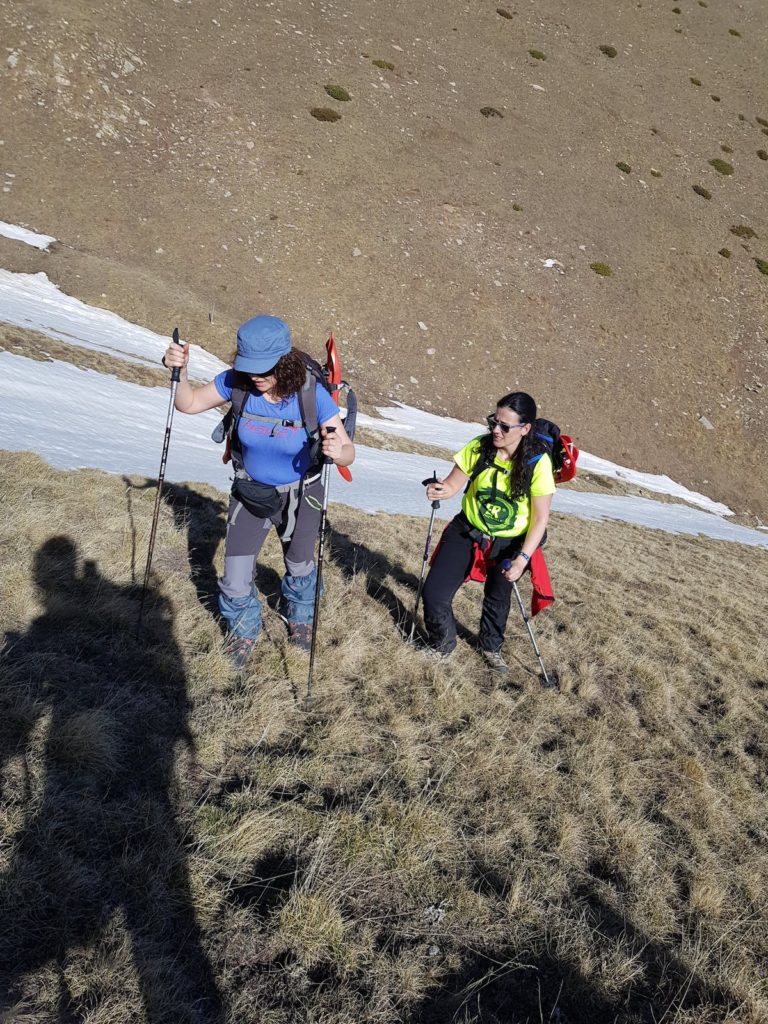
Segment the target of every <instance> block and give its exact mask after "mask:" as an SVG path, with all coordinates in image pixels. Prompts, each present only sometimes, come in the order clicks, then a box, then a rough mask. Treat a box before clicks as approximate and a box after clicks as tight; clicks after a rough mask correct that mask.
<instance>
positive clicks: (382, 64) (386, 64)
mask: <svg viewBox="0 0 768 1024" xmlns="http://www.w3.org/2000/svg"><path fill="white" fill-rule="evenodd" d="M371 64H373V66H374V67H376V68H381V70H382V71H394V70H395V65H394V64H393V63H392V61H390V60H381V59H380V58H378V57H377V58H376V60H372V61H371Z"/></svg>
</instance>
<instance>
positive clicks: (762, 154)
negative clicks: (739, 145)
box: [757, 149, 768, 160]
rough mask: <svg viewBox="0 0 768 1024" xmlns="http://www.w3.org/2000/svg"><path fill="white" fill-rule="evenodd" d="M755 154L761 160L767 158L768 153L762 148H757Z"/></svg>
mask: <svg viewBox="0 0 768 1024" xmlns="http://www.w3.org/2000/svg"><path fill="white" fill-rule="evenodd" d="M757 155H758V156H759V157H760V159H761V160H768V153H767V152H766V151H765V150H764V149H758V151H757Z"/></svg>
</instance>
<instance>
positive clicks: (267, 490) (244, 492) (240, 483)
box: [232, 477, 283, 519]
mask: <svg viewBox="0 0 768 1024" xmlns="http://www.w3.org/2000/svg"><path fill="white" fill-rule="evenodd" d="M232 494H233V495H234V496H235V497H236V498H237V500H238V501H239V502H241V503H242V504H243V505H245V507H246V508H247V509H248V511H249V512H250V513H251V515H254V516H256V517H257V518H259V519H271V518H272V516H274V515H276V514H277V513H278V512H279V511H280V510H281V509H282V507H283V496H282V494H281V493H280V492H279V491H278V489H277V488H276V487H273V486H272V485H271V484H260V483H259V482H258V480H244V479H241V478H240V477H235V480H234V483H233V484H232Z"/></svg>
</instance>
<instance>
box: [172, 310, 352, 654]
mask: <svg viewBox="0 0 768 1024" xmlns="http://www.w3.org/2000/svg"><path fill="white" fill-rule="evenodd" d="M188 361H189V347H188V346H186V345H185V346H183V347H182V346H180V345H170V346H169V348H168V349H167V350H166V353H165V356H164V358H163V362H164V364H165V365H166V366H168V367H175V366H178V367H179V368H180V370H181V379H180V381H179V384H178V388H177V390H176V408H177V409H178V410H179V412H185V413H198V412H206V411H207V410H209V409H214V408H216V407H217V406H219V405H221V404H222V402H229V401H232V400H233V392H235V396H236V398H235V400H237V396H238V394H240V396H242V393H243V392H245V396H246V397H245V400H244V402H240V406H241V407H240V411H239V415H238V416H237V418H236V421H235V424H234V428H233V430H232V433H231V441H232V456H233V465H234V468H235V481H234V484H233V488H232V497H231V500H230V505H229V516H228V519H227V536H226V542H225V550H224V575H223V576H222V577H221V578H220V579H219V608H220V610H221V614H222V615H223V617H224V619H225V620H226V622H227V626H228V627H229V637H228V641H227V650H228V652H229V656H230V658H231V660H232V661H233V663H234V664H235V665H236V667H237V668H243V667H244V666H245V663H246V662H247V660H248V658H249V657H250V654H251V652H252V650H253V645H254V643H255V642H256V640H257V639H258V637H259V634H260V632H261V601H260V600H259V595H258V591H257V589H256V584H255V581H254V573H255V569H256V558H257V557H258V554H259V552H260V551H261V548H262V545H263V544H264V541H265V539H266V536H267V533H268V532H269V530H270V529H271V527H272V526H274V527H275V528H276V529H277V534H278V537H279V538H280V541H281V543H282V546H283V557H284V560H285V576H284V577H283V583H282V594H283V599H284V602H285V611H286V614H287V618H288V631H289V637H290V640H291V641H292V642H293V643H295V644H296V645H298V646H299V647H302V648H304V649H309V646H310V644H311V639H312V617H313V610H314V598H315V583H316V579H317V571H316V568H315V541H316V539H317V534H318V530H319V526H320V511H321V507H322V501H323V487H322V481H321V477H320V468H319V466H318V465H317V462H316V461H315V463H314V464H313V454H315V453H313V451H312V443H311V438H310V437H309V434H308V432H307V430H306V429H305V424H304V422H303V420H302V408H301V403H300V402H299V394H298V393H299V392H300V391H301V389H302V388H304V387H305V384H306V382H307V368H306V365H305V363H304V360H303V359H302V358H301V356H300V355H299V354H298V352H296V351H295V350H294V349H292V348H291V332H290V330H289V328H288V325H287V324H286V323H284V322H283V321H282V320H280V319H278V317H274V316H263V315H262V316H256V317H253V318H252V319H250V320H248V321H246V323H244V324H243V325H242V326H241V327H240V329H239V330H238V332H237V355H236V357H235V361H234V365H233V368H232V369H231V370H225V371H224V372H223V373H220V374H218V375H217V376H216V377H215V378H214V379H213V380H212V381H211V382H210V383H209V384H206V385H204V386H203V387H201V388H193V387H192V386H191V385H190V383H189V381H188V379H187V369H186V368H187V363H188ZM312 384H313V385H314V387H315V396H316V404H317V423H318V425H319V428H320V441H321V449H322V454H323V455H324V456H326V457H327V458H329V459H332V460H333V462H335V463H336V465H338V466H349V465H351V463H352V462H353V461H354V458H355V449H354V445H353V444H352V442H351V441H350V439H349V437H348V435H347V432H346V431H345V429H344V424H343V423H342V420H341V417H340V416H339V412H338V408H337V406H336V403H335V402H334V401H333V399H332V398H331V396H330V395H329V394H328V392H327V391H326V390H325V388H324V387H322V386H321V385H319V384H315V382H314V381H312Z"/></svg>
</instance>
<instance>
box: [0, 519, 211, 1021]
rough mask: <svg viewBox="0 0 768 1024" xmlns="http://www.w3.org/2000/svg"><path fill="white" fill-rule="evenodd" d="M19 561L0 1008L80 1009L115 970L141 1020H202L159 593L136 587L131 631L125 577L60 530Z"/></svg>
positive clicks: (6, 748) (202, 966)
mask: <svg viewBox="0 0 768 1024" xmlns="http://www.w3.org/2000/svg"><path fill="white" fill-rule="evenodd" d="M34 574H35V582H36V584H37V587H38V591H39V595H40V601H41V604H42V605H43V612H42V614H41V615H40V616H39V617H38V618H37V619H36V620H35V621H34V622H33V623H32V625H31V626H30V628H29V630H28V631H27V632H26V633H25V634H24V635H22V636H10V637H7V638H6V646H5V651H4V653H3V661H4V663H5V664H4V670H5V671H4V676H5V680H6V681H5V684H4V686H3V688H2V691H1V692H0V705H3V708H2V712H0V714H2V723H3V725H2V731H1V732H0V743H1V744H2V747H1V748H0V761H1V762H2V764H3V772H2V775H3V778H5V777H7V775H8V773H9V772H10V773H11V775H13V772H16V774H17V775H18V774H22V775H25V776H26V778H27V780H28V794H27V795H28V798H27V799H25V800H24V802H23V803H21V802H20V801H18V797H17V798H16V799H17V803H16V806H15V807H13V812H14V817H15V819H16V820H17V821H18V826H17V831H16V833H15V834H14V835H13V836H12V838H11V854H10V856H9V857H8V860H7V862H6V864H7V866H6V869H5V871H4V873H3V875H2V876H0V1008H2V1009H6V1010H8V1009H9V1008H10V1007H15V1008H16V1010H18V1011H19V1012H22V1013H23V1012H24V1009H26V1008H28V1007H31V1006H34V1007H35V1010H36V1011H38V1012H39V1011H40V1010H42V1009H43V1003H44V1002H46V1003H47V1005H45V1009H46V1010H48V1011H49V1012H50V1013H51V1016H50V1018H46V1019H51V1020H53V1019H54V1014H55V1019H57V1020H59V1021H66V1020H69V1019H71V1020H73V1021H79V1020H82V1019H83V1018H84V1015H85V1014H86V1012H87V1011H88V1010H91V1011H92V1010H93V1009H94V1000H96V1001H98V1000H99V998H100V996H99V989H100V987H101V986H103V988H104V991H105V993H106V992H112V993H114V987H118V988H119V986H120V985H121V984H125V981H124V978H123V977H122V975H124V974H125V972H126V969H127V971H128V974H129V975H133V972H134V971H135V972H136V975H137V981H138V988H139V990H140V993H141V1001H142V1003H143V1010H144V1014H143V1017H142V1018H141V1019H143V1020H145V1021H147V1022H148V1024H176V1022H178V1024H181V1022H182V1021H183V1022H184V1024H189V1022H196V1024H217V1022H220V1021H221V1020H222V1019H223V1012H224V1009H223V1005H222V1001H221V998H220V996H219V993H218V990H217V986H216V982H215V980H214V977H213V972H212V969H211V966H210V963H209V961H208V959H207V957H206V955H205V952H204V949H203V936H202V934H201V930H200V928H199V926H198V924H197V921H196V917H195V909H194V904H193V899H192V894H191V891H190V883H189V877H188V869H187V859H186V852H185V849H184V840H183V833H182V829H181V828H180V826H179V823H178V821H177V808H176V762H177V755H178V756H180V757H181V758H182V763H183V759H184V758H185V757H186V758H191V757H193V755H194V745H193V741H192V738H191V735H190V731H189V728H188V725H187V711H188V700H187V694H186V679H185V675H184V667H183V661H182V658H181V654H180V651H179V650H178V648H177V646H176V644H175V641H174V637H173V618H172V614H171V609H170V606H169V604H168V602H167V601H166V600H165V599H164V598H163V597H161V596H160V595H159V594H157V593H154V592H152V591H150V592H149V594H148V595H147V600H146V602H145V614H144V627H143V630H142V634H141V637H140V638H139V640H138V641H137V637H136V617H137V611H138V602H137V600H136V589H135V588H134V587H123V586H119V585H116V584H114V583H112V582H111V581H110V580H108V579H106V578H105V577H103V576H102V575H101V574H100V573H99V571H98V568H97V566H96V565H95V564H94V563H93V562H86V563H85V564H84V565H82V567H81V565H80V558H79V556H78V550H77V547H76V545H75V544H74V543H73V541H72V540H71V539H70V538H69V537H66V536H57V537H51V538H50V539H49V540H48V541H46V542H45V544H43V545H42V547H41V548H40V549H39V550H38V551H37V553H36V555H35V561H34ZM20 763H23V764H24V765H25V766H26V768H25V769H24V770H23V769H22V768H21V767H19V765H20ZM11 781H13V780H12V779H11ZM22 792H23V789H22ZM3 795H4V797H5V799H4V803H5V804H6V807H5V811H6V820H9V819H8V817H7V814H8V805H9V804H10V803H12V802H13V795H12V787H11V786H6V787H5V789H4V794H3ZM10 820H13V818H11V819H10ZM126 940H127V941H126ZM125 947H129V948H130V952H129V953H127V952H126V950H125ZM45 968H48V969H50V968H53V969H54V970H55V971H58V976H59V991H58V993H57V994H52V993H51V992H50V990H49V988H48V987H47V986H45V985H44V984H41V983H40V977H39V972H40V971H41V970H44V969H45ZM108 969H111V970H112V971H113V972H114V976H113V977H114V980H105V977H104V972H105V971H107V970H108ZM36 975H38V976H37V977H36ZM66 979H72V980H74V981H75V982H76V985H75V986H74V987H73V986H72V984H71V981H70V983H69V984H68V983H67V980H66ZM1 1016H2V1014H1V1013H0V1017H1ZM41 1019H42V1018H41Z"/></svg>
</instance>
